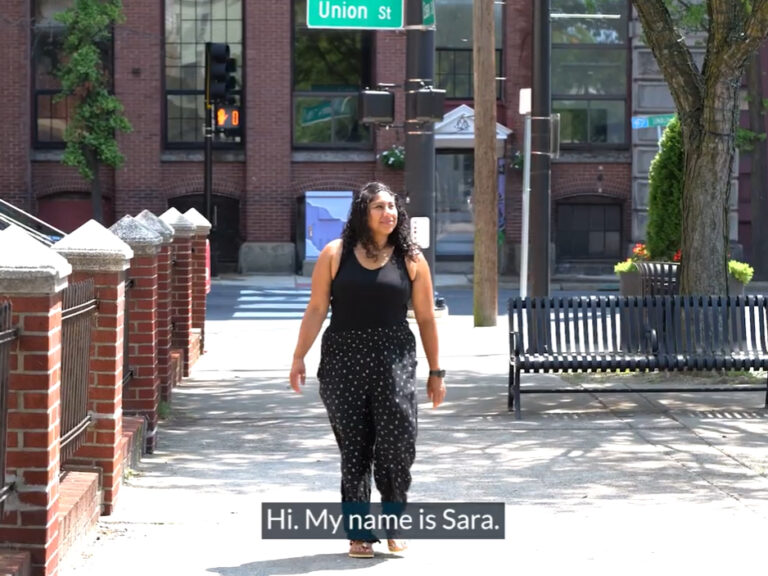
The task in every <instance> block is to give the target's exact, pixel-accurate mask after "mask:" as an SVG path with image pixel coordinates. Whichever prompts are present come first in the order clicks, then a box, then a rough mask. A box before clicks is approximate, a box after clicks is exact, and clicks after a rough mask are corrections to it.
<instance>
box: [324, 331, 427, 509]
mask: <svg viewBox="0 0 768 576" xmlns="http://www.w3.org/2000/svg"><path fill="white" fill-rule="evenodd" d="M318 379H319V380H320V397H321V398H322V400H323V404H325V408H326V410H327V411H328V417H329V419H330V421H331V428H332V429H333V433H334V435H335V436H336V442H337V443H338V445H339V450H340V451H341V499H342V501H343V502H369V501H370V498H371V468H373V477H374V480H375V482H376V488H377V489H378V490H379V492H380V493H381V500H382V502H406V501H407V496H406V493H407V491H408V488H409V487H410V485H411V465H412V464H413V460H414V458H415V456H416V432H417V425H416V382H415V381H416V339H415V337H414V335H413V332H411V330H410V328H409V327H408V323H407V322H403V323H402V324H399V325H397V326H392V327H387V328H370V329H364V330H344V331H336V332H331V331H330V330H326V332H325V333H324V334H323V338H322V344H321V359H320V369H319V371H318Z"/></svg>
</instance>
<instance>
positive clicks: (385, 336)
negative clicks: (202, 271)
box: [290, 182, 445, 558]
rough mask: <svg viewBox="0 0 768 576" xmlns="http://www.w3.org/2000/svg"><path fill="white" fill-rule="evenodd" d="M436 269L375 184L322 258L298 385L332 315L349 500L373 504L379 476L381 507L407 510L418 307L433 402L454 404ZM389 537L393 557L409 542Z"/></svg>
mask: <svg viewBox="0 0 768 576" xmlns="http://www.w3.org/2000/svg"><path fill="white" fill-rule="evenodd" d="M433 299H434V295H433V289H432V279H431V276H430V270H429V265H428V264H427V261H426V260H425V258H424V256H423V255H422V254H421V252H420V251H419V249H418V247H417V246H416V245H415V244H414V243H413V242H412V241H411V238H410V227H409V223H408V216H407V214H406V212H405V209H404V208H403V206H402V201H401V199H400V198H399V197H398V196H397V195H396V194H394V193H393V192H392V191H391V190H390V189H389V188H388V187H387V186H385V185H384V184H381V183H378V182H371V183H369V184H366V185H365V186H363V188H362V189H361V190H360V191H359V192H358V193H356V194H355V197H354V199H353V201H352V207H351V209H350V214H349V219H348V221H347V223H346V225H345V227H344V231H343V233H342V238H341V239H339V240H334V241H332V242H330V243H329V244H328V245H327V246H326V247H325V248H324V249H323V251H322V252H321V253H320V256H319V257H318V260H317V264H316V265H315V270H314V272H313V274H312V290H311V296H310V301H309V304H308V305H307V309H306V312H305V313H304V318H303V320H302V323H301V328H300V330H299V337H298V342H297V344H296V349H295V352H294V355H293V363H292V366H291V373H290V382H291V387H292V388H293V389H294V390H295V391H296V392H300V391H301V388H300V386H301V385H303V384H304V383H305V379H306V369H305V366H304V357H305V355H306V354H307V352H308V351H309V349H310V348H311V346H312V344H313V343H314V341H315V339H316V338H317V335H318V333H319V332H320V329H321V327H322V324H323V321H324V320H325V318H326V316H327V314H328V308H329V306H330V308H331V321H330V325H329V327H328V329H327V330H326V331H325V333H324V334H323V337H322V342H321V359H320V367H319V370H318V375H317V376H318V379H319V381H320V397H321V398H322V400H323V404H324V405H325V408H326V410H327V412H328V417H329V420H330V423H331V428H332V429H333V433H334V435H335V437H336V441H337V443H338V446H339V450H340V452H341V499H342V504H344V503H362V504H365V503H368V502H370V499H371V469H373V478H374V481H375V483H376V488H377V489H378V490H379V492H380V494H381V501H382V504H393V503H396V504H401V505H402V504H405V502H407V492H408V489H409V487H410V485H411V472H410V469H411V465H412V464H413V460H414V458H415V456H416V432H417V421H416V416H417V414H416V411H417V410H416V386H415V376H416V339H415V337H414V335H413V333H412V332H411V330H410V328H409V326H408V321H407V319H406V314H407V310H408V302H409V300H410V301H411V302H412V306H413V311H414V315H415V317H416V322H417V324H418V326H419V334H420V336H421V341H422V345H423V347H424V353H425V355H426V357H427V362H428V363H429V368H430V371H429V378H428V380H427V396H428V398H429V399H430V400H431V401H432V406H433V407H434V408H436V407H437V406H439V405H440V404H441V403H442V402H443V399H444V398H445V385H444V383H443V377H444V375H445V371H444V370H441V369H440V363H439V360H438V337H437V328H436V325H435V317H434V305H433ZM395 535H396V534H394V533H392V534H388V537H389V539H388V541H387V543H388V548H389V551H390V552H400V551H402V550H405V548H406V543H405V542H404V541H403V540H398V539H397V538H395V537H394V536H395ZM350 537H351V538H352V540H351V541H350V548H349V555H350V556H352V557H355V558H372V557H373V547H372V544H373V543H374V542H378V539H376V538H375V536H373V534H372V533H370V532H366V531H363V532H354V533H351V534H350Z"/></svg>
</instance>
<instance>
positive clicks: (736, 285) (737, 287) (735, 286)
mask: <svg viewBox="0 0 768 576" xmlns="http://www.w3.org/2000/svg"><path fill="white" fill-rule="evenodd" d="M745 286H746V285H745V284H744V283H743V282H739V281H738V280H736V278H734V277H733V276H728V296H744V287H745Z"/></svg>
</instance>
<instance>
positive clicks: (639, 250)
mask: <svg viewBox="0 0 768 576" xmlns="http://www.w3.org/2000/svg"><path fill="white" fill-rule="evenodd" d="M650 259H651V255H650V254H648V250H647V249H646V247H645V244H643V243H642V242H638V243H637V244H635V246H634V247H633V248H632V260H635V261H637V260H650Z"/></svg>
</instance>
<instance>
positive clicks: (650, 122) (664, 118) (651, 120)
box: [632, 114, 675, 130]
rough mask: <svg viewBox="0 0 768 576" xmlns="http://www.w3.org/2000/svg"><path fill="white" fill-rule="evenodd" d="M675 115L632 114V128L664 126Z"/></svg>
mask: <svg viewBox="0 0 768 576" xmlns="http://www.w3.org/2000/svg"><path fill="white" fill-rule="evenodd" d="M674 117H675V115H674V114H659V115H657V116H632V130H639V129H641V128H656V127H664V126H666V125H667V124H669V123H670V122H672V119H673V118H674Z"/></svg>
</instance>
